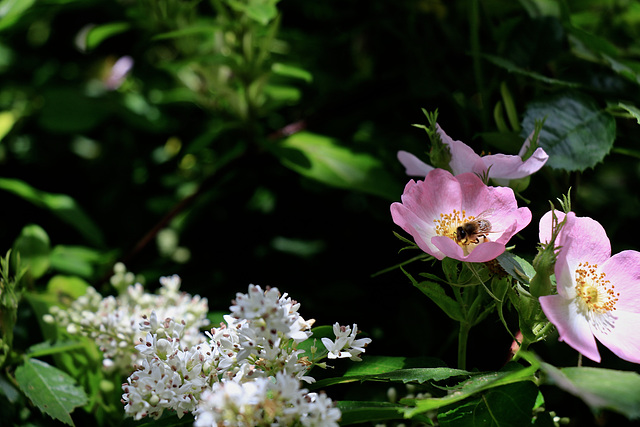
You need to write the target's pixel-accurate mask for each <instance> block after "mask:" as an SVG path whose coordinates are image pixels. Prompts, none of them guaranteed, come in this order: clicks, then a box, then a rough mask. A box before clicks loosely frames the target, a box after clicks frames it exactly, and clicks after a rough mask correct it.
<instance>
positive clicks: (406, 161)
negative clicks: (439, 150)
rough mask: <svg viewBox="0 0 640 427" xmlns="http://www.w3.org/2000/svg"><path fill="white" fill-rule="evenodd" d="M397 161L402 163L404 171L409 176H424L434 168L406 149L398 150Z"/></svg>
mask: <svg viewBox="0 0 640 427" xmlns="http://www.w3.org/2000/svg"><path fill="white" fill-rule="evenodd" d="M398 161H400V163H402V166H404V168H405V173H406V174H407V175H409V176H420V177H424V176H427V174H428V173H429V172H431V171H432V170H433V169H434V167H433V166H429V165H428V164H426V163H425V162H423V161H422V160H420V159H419V158H417V157H416V156H414V155H413V154H411V153H409V152H407V151H402V150H400V151H398Z"/></svg>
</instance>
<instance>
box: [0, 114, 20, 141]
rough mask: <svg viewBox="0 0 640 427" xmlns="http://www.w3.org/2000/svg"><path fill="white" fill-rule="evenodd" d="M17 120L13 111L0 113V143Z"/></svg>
mask: <svg viewBox="0 0 640 427" xmlns="http://www.w3.org/2000/svg"><path fill="white" fill-rule="evenodd" d="M17 120H18V115H17V114H16V113H14V112H13V111H2V112H0V141H2V138H4V137H5V136H6V135H7V134H8V133H9V132H10V131H11V129H12V128H13V125H14V124H16V121H17Z"/></svg>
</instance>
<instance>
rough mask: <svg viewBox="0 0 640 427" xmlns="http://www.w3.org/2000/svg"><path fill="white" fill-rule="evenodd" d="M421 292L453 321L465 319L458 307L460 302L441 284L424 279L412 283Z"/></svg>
mask: <svg viewBox="0 0 640 427" xmlns="http://www.w3.org/2000/svg"><path fill="white" fill-rule="evenodd" d="M414 285H415V287H416V288H418V289H420V291H422V293H423V294H425V295H426V296H428V297H429V298H430V299H431V300H432V301H433V302H435V303H436V304H437V305H438V307H440V309H441V310H442V311H444V312H445V314H446V315H447V316H449V317H450V318H452V319H453V320H455V321H458V322H462V321H464V320H465V317H464V314H463V313H462V310H461V309H460V304H458V303H457V302H456V300H454V299H453V298H451V297H450V296H448V295H447V294H446V293H445V291H444V289H443V288H442V286H440V285H439V284H437V283H435V282H429V281H424V282H420V283H416V284H414Z"/></svg>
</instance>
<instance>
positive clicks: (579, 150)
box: [521, 93, 616, 171]
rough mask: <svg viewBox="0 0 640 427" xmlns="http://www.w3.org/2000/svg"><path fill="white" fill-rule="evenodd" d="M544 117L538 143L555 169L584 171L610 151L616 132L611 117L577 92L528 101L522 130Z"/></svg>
mask: <svg viewBox="0 0 640 427" xmlns="http://www.w3.org/2000/svg"><path fill="white" fill-rule="evenodd" d="M545 117H546V121H545V122H544V126H543V127H542V130H541V131H540V142H539V143H540V146H541V147H542V148H544V150H545V151H546V152H547V154H548V155H549V160H548V161H547V163H546V164H547V165H548V166H551V167H552V168H554V169H562V170H567V171H584V170H585V169H587V168H592V167H594V166H595V165H596V164H597V163H598V162H601V161H602V159H604V157H605V156H606V155H607V154H608V153H609V151H611V148H612V147H613V142H614V140H615V136H616V123H615V120H614V118H613V117H612V116H611V115H610V114H609V113H608V112H606V111H604V110H602V109H600V108H598V106H597V105H596V103H595V101H593V100H592V99H591V98H589V97H588V96H587V95H584V94H580V93H562V94H558V95H555V96H552V97H550V98H547V99H545V100H540V101H534V102H531V103H529V104H528V105H527V109H526V111H525V115H524V119H523V121H522V128H523V131H522V134H521V136H526V135H528V134H529V133H531V131H533V129H534V126H535V122H536V120H542V119H544V118H545Z"/></svg>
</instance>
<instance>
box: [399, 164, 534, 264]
mask: <svg viewBox="0 0 640 427" xmlns="http://www.w3.org/2000/svg"><path fill="white" fill-rule="evenodd" d="M401 200H402V202H401V203H399V202H395V203H393V204H392V205H391V216H392V218H393V221H394V222H395V223H396V224H397V225H399V226H400V227H402V229H403V230H405V231H406V232H407V233H409V234H411V236H413V238H414V240H415V242H416V244H417V245H418V246H419V247H420V249H422V250H423V251H425V252H426V253H428V254H430V255H433V256H434V257H435V258H437V259H443V258H444V257H449V258H454V259H457V260H460V261H467V262H486V261H490V260H492V259H494V258H496V257H497V256H498V255H500V254H501V253H503V252H504V250H505V245H506V244H507V242H508V241H509V239H511V237H513V236H514V235H515V234H516V233H518V232H519V231H520V230H522V229H523V228H524V227H525V226H526V225H527V224H529V222H531V211H529V209H527V208H518V204H517V202H516V199H515V196H514V193H513V190H511V189H510V188H508V187H489V186H487V185H485V184H484V183H483V182H482V180H481V179H480V178H478V177H477V176H476V175H475V174H473V173H463V174H461V175H458V176H453V175H452V174H451V173H450V172H448V171H446V170H444V169H434V170H433V171H431V172H429V174H428V175H427V176H426V178H425V180H424V181H417V182H416V181H414V180H411V181H409V183H408V184H407V185H406V187H405V189H404V193H403V194H402V199H401ZM479 218H482V219H485V220H486V221H488V222H489V223H490V231H488V232H486V233H485V232H483V233H478V234H477V235H475V236H468V237H471V238H468V239H460V238H459V237H460V236H459V232H458V227H461V226H463V225H465V224H468V223H469V222H471V221H474V220H477V219H479Z"/></svg>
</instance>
